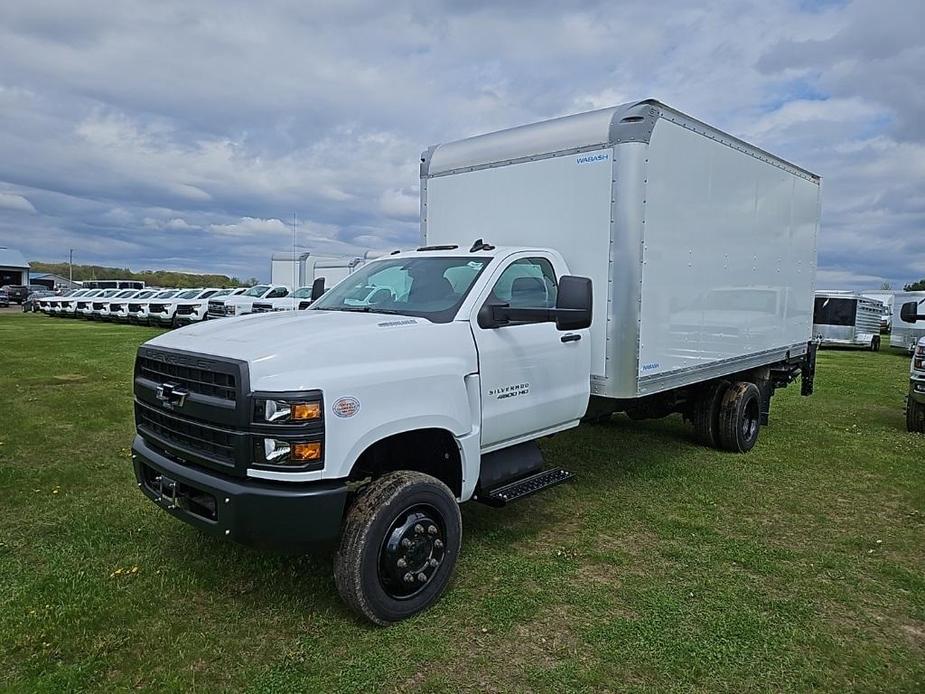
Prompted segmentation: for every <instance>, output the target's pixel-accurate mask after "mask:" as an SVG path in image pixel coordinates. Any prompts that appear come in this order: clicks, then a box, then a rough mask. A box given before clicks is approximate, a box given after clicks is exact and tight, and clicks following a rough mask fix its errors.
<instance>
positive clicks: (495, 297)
mask: <svg viewBox="0 0 925 694" xmlns="http://www.w3.org/2000/svg"><path fill="white" fill-rule="evenodd" d="M556 292H557V287H556V273H555V272H554V271H553V269H552V265H551V264H550V262H549V261H548V260H546V259H545V258H521V259H520V260H515V261H514V262H513V263H511V264H510V265H509V266H508V267H507V269H506V270H505V271H504V272H502V273H501V276H500V277H499V278H498V281H497V282H496V283H495V286H494V288H493V289H492V291H491V293H492V296H491V298H490V300H491V301H501V302H503V303H505V304H508V305H509V306H511V307H512V308H555V306H556Z"/></svg>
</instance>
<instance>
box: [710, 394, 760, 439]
mask: <svg viewBox="0 0 925 694" xmlns="http://www.w3.org/2000/svg"><path fill="white" fill-rule="evenodd" d="M760 432H761V393H760V392H759V391H758V386H756V385H755V384H754V383H748V382H745V381H739V382H738V383H735V384H733V385H731V386H730V387H729V389H728V390H727V391H726V393H725V394H724V395H723V402H722V405H721V406H720V409H719V443H720V448H722V449H723V450H724V451H729V452H731V453H748V451H750V450H751V449H753V448H754V447H755V444H756V443H757V442H758V434H759V433H760Z"/></svg>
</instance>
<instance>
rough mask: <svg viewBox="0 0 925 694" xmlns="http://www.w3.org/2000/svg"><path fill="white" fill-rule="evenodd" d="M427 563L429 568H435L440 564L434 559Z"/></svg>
mask: <svg viewBox="0 0 925 694" xmlns="http://www.w3.org/2000/svg"><path fill="white" fill-rule="evenodd" d="M427 563H428V564H430V565H431V566H436V565H437V564H439V563H440V562H438V561H437V560H436V559H431V560H430V561H429V562H427Z"/></svg>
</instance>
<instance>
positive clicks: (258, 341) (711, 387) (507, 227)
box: [132, 101, 819, 624]
mask: <svg viewBox="0 0 925 694" xmlns="http://www.w3.org/2000/svg"><path fill="white" fill-rule="evenodd" d="M421 180H422V186H421V193H422V198H421V208H422V229H423V233H424V235H425V238H426V245H425V246H423V247H421V248H419V249H417V250H415V251H409V252H397V251H396V252H395V253H394V254H391V255H389V256H386V257H383V258H380V259H377V260H373V261H371V262H369V263H366V264H365V265H364V266H363V267H362V268H360V269H358V270H356V271H355V272H353V273H352V274H351V275H349V276H348V277H346V278H344V279H343V280H342V281H341V282H340V283H338V284H337V285H336V286H335V287H333V288H332V289H331V290H330V291H328V292H327V293H326V294H324V296H322V297H320V298H319V299H318V300H317V301H315V302H314V303H313V304H312V305H311V306H309V307H308V308H307V309H306V310H304V311H290V312H273V313H269V314H262V315H250V316H244V317H243V318H241V319H239V320H236V321H210V322H207V323H203V324H199V325H194V326H190V327H188V328H185V329H183V330H178V331H174V332H172V333H168V334H164V335H160V336H158V337H156V338H154V339H153V340H150V341H149V342H147V343H145V344H144V345H142V346H141V347H140V348H139V351H138V356H137V359H136V363H135V376H134V394H135V420H136V437H135V440H134V443H133V447H132V457H133V462H134V469H135V475H136V480H137V483H138V486H139V488H140V489H141V491H142V492H143V493H144V494H146V495H147V496H148V497H149V498H150V499H151V500H152V501H154V502H155V503H157V504H158V505H159V506H160V507H161V508H163V509H164V510H165V511H166V512H168V513H170V514H172V515H174V516H175V517H177V518H179V519H182V520H184V521H186V522H188V523H190V524H192V525H194V526H197V527H199V528H201V529H202V530H204V531H206V532H210V533H213V534H215V535H217V536H219V537H224V538H229V539H232V540H236V541H238V542H242V543H248V544H257V545H264V546H278V547H284V548H287V549H299V548H305V547H308V546H311V545H312V544H313V543H316V542H321V541H337V542H339V549H338V551H337V554H336V557H335V564H334V574H335V582H336V585H337V588H338V590H339V592H340V594H341V595H342V597H343V598H344V600H345V601H346V602H347V604H348V605H350V606H351V607H352V608H353V609H354V610H355V611H356V612H357V613H359V614H360V615H362V616H364V617H366V618H367V619H369V620H371V621H373V622H375V623H378V624H388V623H391V622H394V621H397V620H400V619H404V618H406V617H409V616H411V615H413V614H416V613H418V612H420V611H421V610H423V609H425V608H426V607H427V606H428V605H430V604H432V603H433V602H434V601H436V600H437V599H438V598H439V596H440V595H441V594H442V592H443V590H444V589H445V587H446V586H447V583H448V581H449V578H450V575H451V574H452V571H453V568H454V566H455V563H456V558H457V555H458V553H459V549H460V541H461V532H462V528H461V516H460V513H459V508H458V504H460V503H462V502H466V501H469V500H477V501H481V502H484V503H486V504H489V505H493V506H503V505H505V504H507V503H510V502H512V501H514V500H517V499H520V498H523V497H526V496H528V495H530V494H533V493H535V492H537V491H540V490H543V489H546V488H548V487H550V486H552V485H555V484H558V483H560V482H563V481H565V480H567V479H568V478H569V477H570V474H569V473H568V472H567V471H565V470H562V469H552V470H544V469H543V456H542V453H541V451H540V449H539V447H538V446H537V445H536V440H537V439H539V438H541V437H544V436H547V435H550V434H554V433H556V432H561V431H563V430H566V429H569V428H571V427H575V426H577V425H578V424H579V423H580V422H581V421H582V420H583V419H588V418H598V417H602V416H608V415H609V414H611V413H613V412H615V411H625V412H628V413H629V414H630V415H631V416H634V417H645V416H663V415H667V414H670V413H673V412H677V413H681V414H682V415H684V416H686V417H687V418H688V419H690V420H691V421H693V423H694V425H695V429H696V431H697V432H699V435H700V438H701V439H702V440H703V441H705V442H707V443H709V444H711V445H715V446H717V447H719V448H722V449H724V450H728V451H736V452H744V451H747V450H749V449H750V448H751V447H752V446H754V445H755V442H756V440H757V438H758V433H759V431H760V427H761V424H762V423H763V422H764V421H766V420H767V416H768V411H769V404H770V400H771V394H772V393H773V392H774V389H775V388H777V387H781V386H784V385H787V384H788V383H790V382H791V381H793V380H794V379H795V378H797V377H799V376H802V381H803V392H804V393H805V394H808V393H809V392H811V390H812V380H813V373H814V365H815V360H814V356H815V349H814V343H812V341H811V338H812V334H811V327H812V308H813V291H814V277H815V266H816V234H817V230H818V220H819V179H818V177H816V176H814V175H813V174H810V173H808V172H807V171H804V170H803V169H800V168H799V167H796V166H794V165H792V164H789V163H787V162H785V161H783V160H781V159H779V158H777V157H774V156H772V155H770V154H768V153H766V152H762V151H761V150H758V149H756V148H754V147H751V146H750V145H747V144H745V143H743V142H741V141H739V140H737V139H735V138H733V137H731V136H729V135H726V134H724V133H722V132H720V131H718V130H716V129H714V128H711V127H709V126H707V125H705V124H703V123H700V122H698V121H696V120H694V119H692V118H689V117H687V116H684V115H683V114H681V113H679V112H678V111H675V110H673V109H670V108H668V107H667V106H664V105H662V104H659V103H658V102H654V101H644V102H636V103H632V104H625V105H622V106H618V107H615V108H611V109H605V110H603V111H596V112H593V113H588V114H581V115H577V116H571V117H567V118H561V119H556V120H553V121H548V122H545V123H539V124H536V125H531V126H525V127H523V128H515V129H513V130H509V131H505V132H501V133H493V134H490V135H485V136H481V137H477V138H471V139H469V140H463V141H460V142H455V143H450V144H447V145H439V146H436V147H431V148H430V149H429V150H427V152H426V153H425V155H424V156H423V160H422V166H421ZM476 236H477V237H481V238H480V239H479V240H475V242H473V237H476Z"/></svg>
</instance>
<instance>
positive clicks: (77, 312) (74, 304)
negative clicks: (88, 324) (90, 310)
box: [59, 289, 105, 318]
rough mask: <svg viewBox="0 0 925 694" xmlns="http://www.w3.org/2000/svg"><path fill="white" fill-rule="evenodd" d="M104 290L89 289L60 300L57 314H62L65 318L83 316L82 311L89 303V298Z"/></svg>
mask: <svg viewBox="0 0 925 694" xmlns="http://www.w3.org/2000/svg"><path fill="white" fill-rule="evenodd" d="M104 291H105V290H103V289H90V290H88V291H87V292H85V293H84V294H81V295H79V296H78V295H77V294H75V295H74V296H72V297H70V298H68V299H66V300H65V301H62V302H61V309H60V312H59V315H62V316H64V317H65V318H75V317H77V318H81V317H83V311H84V310H86V309H87V307H88V306H89V305H90V304H89V302H90V300H91V299H92V298H93V297H96V296H99V295H100V294H102V293H103V292H104Z"/></svg>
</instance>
